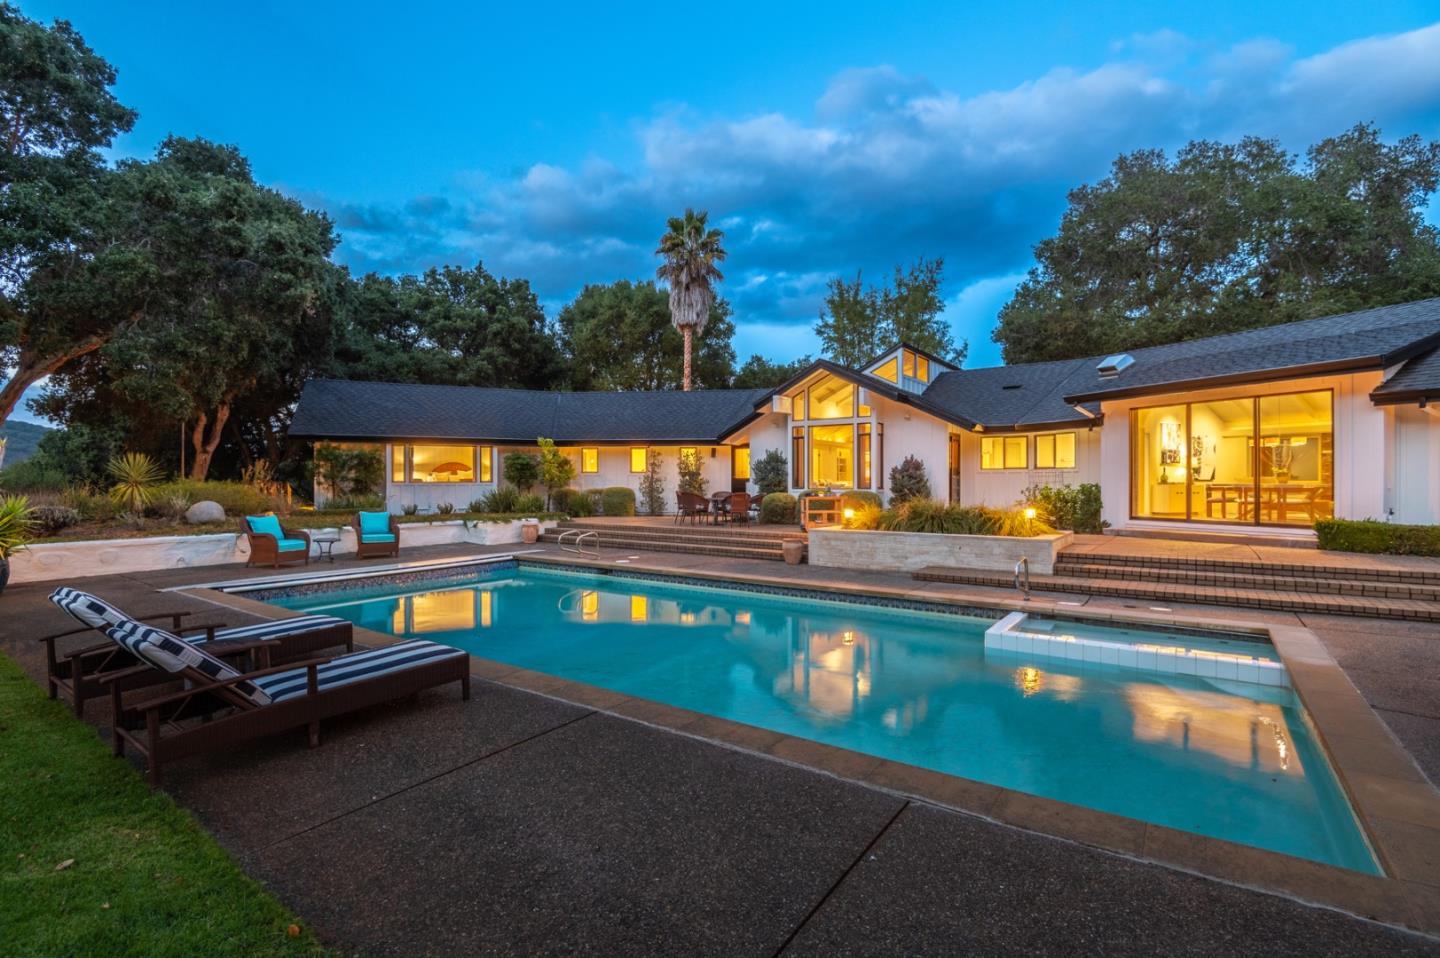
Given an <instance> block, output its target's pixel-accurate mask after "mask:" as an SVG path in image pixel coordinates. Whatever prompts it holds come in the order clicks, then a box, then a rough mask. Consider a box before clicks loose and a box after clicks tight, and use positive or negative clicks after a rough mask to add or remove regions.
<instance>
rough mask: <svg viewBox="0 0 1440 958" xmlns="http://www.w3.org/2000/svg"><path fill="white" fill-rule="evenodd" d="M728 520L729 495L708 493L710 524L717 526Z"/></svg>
mask: <svg viewBox="0 0 1440 958" xmlns="http://www.w3.org/2000/svg"><path fill="white" fill-rule="evenodd" d="M729 518H730V493H728V492H712V493H710V524H711V525H719V524H720V523H721V522H722V521H724V520H726V519H729Z"/></svg>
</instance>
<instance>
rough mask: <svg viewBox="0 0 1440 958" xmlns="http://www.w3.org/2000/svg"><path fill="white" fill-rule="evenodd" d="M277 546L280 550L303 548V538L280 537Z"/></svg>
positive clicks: (287, 550)
mask: <svg viewBox="0 0 1440 958" xmlns="http://www.w3.org/2000/svg"><path fill="white" fill-rule="evenodd" d="M277 548H278V549H279V550H280V551H281V552H294V551H296V550H297V549H304V548H305V540H304V539H281V540H280V543H279V545H278V546H277Z"/></svg>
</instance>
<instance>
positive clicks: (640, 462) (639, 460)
mask: <svg viewBox="0 0 1440 958" xmlns="http://www.w3.org/2000/svg"><path fill="white" fill-rule="evenodd" d="M648 454H649V450H647V449H646V448H645V447H644V446H631V447H630V471H631V472H644V471H645V470H646V467H647V466H648V465H649V462H648Z"/></svg>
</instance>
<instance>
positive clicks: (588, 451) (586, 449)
mask: <svg viewBox="0 0 1440 958" xmlns="http://www.w3.org/2000/svg"><path fill="white" fill-rule="evenodd" d="M587 456H594V457H595V467H594V468H593V469H586V468H585V459H586V457H587ZM599 472H600V447H599V446H581V447H580V475H582V476H594V475H598V474H599Z"/></svg>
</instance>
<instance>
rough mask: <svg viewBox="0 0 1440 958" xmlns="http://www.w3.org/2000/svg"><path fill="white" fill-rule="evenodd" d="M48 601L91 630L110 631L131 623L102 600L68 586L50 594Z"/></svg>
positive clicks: (124, 615)
mask: <svg viewBox="0 0 1440 958" xmlns="http://www.w3.org/2000/svg"><path fill="white" fill-rule="evenodd" d="M50 601H51V602H53V603H55V604H56V605H57V606H59V607H60V608H62V609H64V610H65V611H66V612H69V613H70V614H71V615H72V616H74V617H75V618H76V619H78V620H79V621H80V622H83V623H84V624H85V625H88V626H90V627H91V628H92V629H110V628H114V627H115V626H117V625H124V624H125V623H126V622H131V621H133V620H132V619H131V618H130V616H128V615H126V614H125V613H124V612H121V611H120V610H119V609H117V608H115V607H114V606H113V605H111V604H110V603H109V602H106V601H105V600H104V599H101V598H99V597H98V596H93V595H91V594H90V593H88V592H81V591H80V590H79V589H72V588H70V587H69V586H61V587H60V588H58V589H56V590H55V591H54V592H52V593H50Z"/></svg>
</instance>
